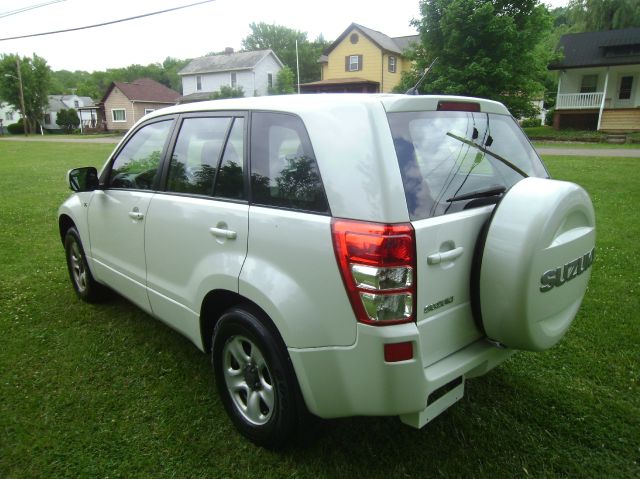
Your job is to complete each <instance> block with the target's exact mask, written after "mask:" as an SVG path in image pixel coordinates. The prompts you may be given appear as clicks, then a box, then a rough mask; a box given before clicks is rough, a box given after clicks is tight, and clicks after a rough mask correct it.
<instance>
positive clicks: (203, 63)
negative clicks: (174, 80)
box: [178, 48, 284, 103]
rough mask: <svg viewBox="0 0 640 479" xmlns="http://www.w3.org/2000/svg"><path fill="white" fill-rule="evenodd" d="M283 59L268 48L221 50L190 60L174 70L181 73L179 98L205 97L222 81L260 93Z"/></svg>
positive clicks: (266, 90) (250, 93) (184, 100)
mask: <svg viewBox="0 0 640 479" xmlns="http://www.w3.org/2000/svg"><path fill="white" fill-rule="evenodd" d="M283 66H284V65H283V63H282V62H281V61H280V59H279V58H278V57H277V56H276V54H275V53H273V51H272V50H257V51H252V52H239V53H234V52H233V49H231V48H227V50H226V51H225V53H223V54H220V55H211V56H206V57H200V58H196V59H194V60H192V61H191V62H190V63H189V64H188V65H187V66H186V67H184V68H183V69H182V70H180V72H178V74H179V75H180V76H181V77H182V95H183V97H182V98H181V100H180V102H181V103H188V102H192V101H202V100H208V99H209V98H210V97H211V94H212V93H214V92H217V91H220V88H221V87H222V86H224V85H228V86H231V87H233V88H238V87H242V89H243V91H244V95H245V96H262V95H267V94H268V93H269V88H270V87H272V86H273V85H274V83H275V81H276V76H277V75H278V72H279V71H280V70H281V69H282V67H283Z"/></svg>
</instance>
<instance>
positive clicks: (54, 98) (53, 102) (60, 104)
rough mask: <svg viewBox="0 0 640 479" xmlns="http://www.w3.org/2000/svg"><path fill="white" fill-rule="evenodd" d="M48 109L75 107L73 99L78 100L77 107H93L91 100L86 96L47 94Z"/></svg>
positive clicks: (58, 109) (57, 109)
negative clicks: (78, 104)
mask: <svg viewBox="0 0 640 479" xmlns="http://www.w3.org/2000/svg"><path fill="white" fill-rule="evenodd" d="M48 99H49V111H60V110H65V109H67V108H76V107H74V106H73V101H74V100H76V99H77V100H78V103H80V106H79V107H77V108H95V105H94V103H93V100H92V99H91V97H88V96H76V95H49V96H48Z"/></svg>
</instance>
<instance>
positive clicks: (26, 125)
mask: <svg viewBox="0 0 640 479" xmlns="http://www.w3.org/2000/svg"><path fill="white" fill-rule="evenodd" d="M16 72H17V73H18V76H17V77H16V76H14V75H11V74H10V73H5V74H4V76H6V77H9V78H15V79H16V80H18V87H19V88H20V109H21V110H22V111H21V113H22V125H23V129H24V134H25V136H27V135H28V133H27V131H28V130H29V122H28V121H27V111H26V110H25V108H24V90H23V89H22V72H21V71H20V57H19V56H17V55H16Z"/></svg>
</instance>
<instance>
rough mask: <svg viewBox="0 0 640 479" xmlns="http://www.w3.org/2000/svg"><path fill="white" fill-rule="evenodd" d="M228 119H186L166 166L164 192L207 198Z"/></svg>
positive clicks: (227, 126)
mask: <svg viewBox="0 0 640 479" xmlns="http://www.w3.org/2000/svg"><path fill="white" fill-rule="evenodd" d="M230 124H231V118H219V117H216V118H186V119H185V120H184V121H183V122H182V126H181V127H180V133H179V134H178V139H177V141H176V146H175V148H174V149H173V154H172V155H171V162H170V164H169V175H168V176H169V178H168V182H167V190H168V191H173V192H176V193H191V194H197V195H209V196H210V195H211V194H212V193H213V180H214V178H215V174H216V170H217V168H218V163H219V161H220V154H221V153H222V148H223V146H224V139H225V137H226V136H227V132H228V131H229V125H230Z"/></svg>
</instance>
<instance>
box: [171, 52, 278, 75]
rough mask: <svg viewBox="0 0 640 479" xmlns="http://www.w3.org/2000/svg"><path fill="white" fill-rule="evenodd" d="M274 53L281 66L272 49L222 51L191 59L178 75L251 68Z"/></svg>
mask: <svg viewBox="0 0 640 479" xmlns="http://www.w3.org/2000/svg"><path fill="white" fill-rule="evenodd" d="M268 55H273V58H274V59H275V60H276V61H277V62H278V64H279V65H280V66H283V64H282V62H281V61H280V59H279V58H278V57H277V56H276V54H275V53H273V51H271V50H255V51H252V52H238V53H222V54H220V55H211V56H206V57H200V58H196V59H194V60H191V62H189V64H188V65H187V66H186V67H184V68H183V69H182V70H180V71H179V72H178V75H194V74H198V73H216V72H227V71H234V70H251V69H252V68H254V67H255V66H256V65H257V64H258V63H259V62H260V61H261V60H262V59H263V58H265V57H266V56H268Z"/></svg>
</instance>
